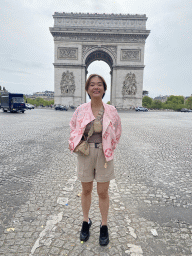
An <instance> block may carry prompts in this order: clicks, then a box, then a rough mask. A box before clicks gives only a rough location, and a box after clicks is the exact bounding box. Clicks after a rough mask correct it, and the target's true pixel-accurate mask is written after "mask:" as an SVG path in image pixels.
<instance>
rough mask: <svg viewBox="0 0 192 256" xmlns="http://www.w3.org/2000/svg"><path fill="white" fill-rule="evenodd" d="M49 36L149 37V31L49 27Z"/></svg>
mask: <svg viewBox="0 0 192 256" xmlns="http://www.w3.org/2000/svg"><path fill="white" fill-rule="evenodd" d="M49 30H50V32H51V34H52V35H53V36H54V34H57V33H71V34H74V33H79V34H98V32H99V33H101V34H111V33H112V34H116V35H119V34H121V35H124V34H130V35H132V34H134V35H135V34H141V35H149V34H150V30H143V29H121V28H110V29H104V28H83V29H82V28H75V27H73V28H72V27H53V28H52V27H50V28H49Z"/></svg>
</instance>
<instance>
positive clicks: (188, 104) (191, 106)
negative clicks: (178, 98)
mask: <svg viewBox="0 0 192 256" xmlns="http://www.w3.org/2000/svg"><path fill="white" fill-rule="evenodd" d="M185 105H186V107H187V108H189V109H192V96H191V97H189V98H188V99H187V100H186V103H185Z"/></svg>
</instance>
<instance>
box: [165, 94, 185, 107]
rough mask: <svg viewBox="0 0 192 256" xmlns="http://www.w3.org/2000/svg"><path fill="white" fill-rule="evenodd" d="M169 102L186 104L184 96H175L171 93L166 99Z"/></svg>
mask: <svg viewBox="0 0 192 256" xmlns="http://www.w3.org/2000/svg"><path fill="white" fill-rule="evenodd" d="M166 103H167V104H170V103H171V104H176V105H178V104H184V97H183V96H174V95H171V96H169V97H168V98H167V101H166Z"/></svg>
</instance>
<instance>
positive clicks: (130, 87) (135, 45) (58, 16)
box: [50, 12, 150, 108]
mask: <svg viewBox="0 0 192 256" xmlns="http://www.w3.org/2000/svg"><path fill="white" fill-rule="evenodd" d="M53 18H54V27H52V28H50V32H51V34H52V36H53V38H54V43H55V44H54V46H55V54H54V56H55V60H54V63H53V65H54V72H55V76H54V77H55V85H54V87H55V95H54V100H55V104H63V105H74V106H78V105H80V104H81V103H84V102H85V100H86V97H85V95H86V93H85V81H86V75H87V68H88V66H89V65H90V64H91V63H92V62H93V61H95V60H102V61H104V62H106V63H107V64H108V65H109V67H110V69H111V104H113V105H115V106H116V107H117V108H129V107H130V106H140V105H142V93H143V69H144V67H145V66H144V48H145V41H146V38H147V37H148V35H149V33H150V31H149V30H146V21H147V17H146V15H145V14H144V15H138V14H136V15H130V14H97V13H94V14H91V13H65V12H63V13H58V12H55V13H54V15H53ZM65 74H70V77H71V78H70V79H68V76H67V75H65ZM130 74H132V76H133V77H134V79H135V80H134V82H133V81H132V80H130V79H128V78H127V77H129V76H130ZM72 78H73V79H72ZM66 88H67V89H66Z"/></svg>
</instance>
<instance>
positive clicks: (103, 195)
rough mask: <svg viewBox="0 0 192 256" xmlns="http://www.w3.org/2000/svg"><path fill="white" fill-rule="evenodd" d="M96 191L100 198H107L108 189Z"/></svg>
mask: <svg viewBox="0 0 192 256" xmlns="http://www.w3.org/2000/svg"><path fill="white" fill-rule="evenodd" d="M97 193H98V196H99V198H100V199H106V198H108V196H109V195H108V190H107V191H106V190H103V191H102V190H101V191H97Z"/></svg>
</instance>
